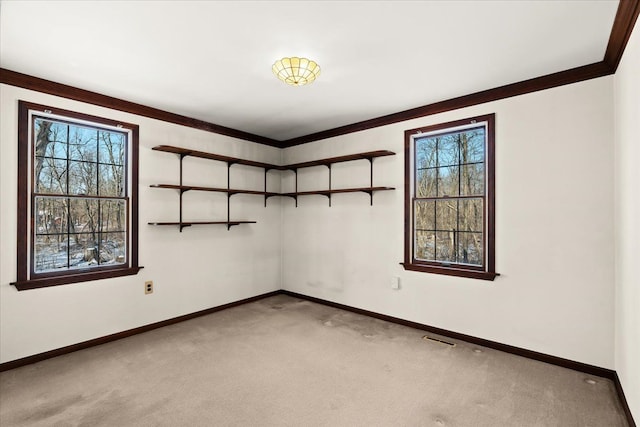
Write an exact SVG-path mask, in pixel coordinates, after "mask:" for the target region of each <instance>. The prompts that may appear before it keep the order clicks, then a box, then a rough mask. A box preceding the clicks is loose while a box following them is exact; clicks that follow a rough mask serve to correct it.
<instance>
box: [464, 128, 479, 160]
mask: <svg viewBox="0 0 640 427" xmlns="http://www.w3.org/2000/svg"><path fill="white" fill-rule="evenodd" d="M484 142H485V128H484V127H482V128H476V129H469V130H467V131H465V132H463V133H461V134H460V162H461V163H474V162H484Z"/></svg>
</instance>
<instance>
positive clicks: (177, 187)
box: [149, 184, 281, 197]
mask: <svg viewBox="0 0 640 427" xmlns="http://www.w3.org/2000/svg"><path fill="white" fill-rule="evenodd" d="M149 187H151V188H167V189H171V190H180V191H182V192H183V193H184V192H186V191H191V190H193V191H212V192H216V193H227V194H229V195H234V194H256V195H260V196H267V197H272V196H280V195H281V194H280V193H274V192H271V191H255V190H239V189H235V188H217V187H200V186H195V185H174V184H151V185H150V186H149Z"/></svg>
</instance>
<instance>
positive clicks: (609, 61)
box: [0, 0, 640, 148]
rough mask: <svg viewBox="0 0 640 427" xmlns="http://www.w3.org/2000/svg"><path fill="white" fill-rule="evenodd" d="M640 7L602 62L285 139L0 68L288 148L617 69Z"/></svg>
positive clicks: (632, 1)
mask: <svg viewBox="0 0 640 427" xmlns="http://www.w3.org/2000/svg"><path fill="white" fill-rule="evenodd" d="M639 13H640V0H620V2H619V4H618V10H617V12H616V16H615V18H614V22H613V27H612V29H611V34H610V36H609V42H608V44H607V49H606V51H605V54H604V58H603V60H602V61H600V62H596V63H593V64H588V65H583V66H581V67H576V68H572V69H569V70H564V71H559V72H557V73H552V74H548V75H545V76H541V77H536V78H532V79H529V80H524V81H521V82H517V83H512V84H508V85H505V86H500V87H496V88H492V89H487V90H483V91H480V92H475V93H472V94H469V95H465V96H460V97H457V98H452V99H448V100H445V101H440V102H436V103H433V104H428V105H423V106H421V107H416V108H412V109H409V110H404V111H400V112H398V113H393V114H388V115H385V116H380V117H376V118H372V119H369V120H364V121H361V122H357V123H352V124H349V125H345V126H340V127H336V128H333V129H327V130H324V131H320V132H315V133H312V134H308V135H303V136H300V137H296V138H291V139H287V140H284V141H278V140H275V139H272V138H267V137H264V136H260V135H256V134H252V133H248V132H244V131H241V130H238V129H233V128H229V127H226V126H221V125H217V124H215V123H210V122H206V121H204V120H199V119H194V118H191V117H186V116H182V115H179V114H174V113H170V112H168V111H164V110H160V109H157V108H153V107H149V106H146V105H142V104H137V103H134V102H131V101H126V100H123V99H119V98H114V97H111V96H107V95H102V94H100V93H96V92H91V91H88V90H85V89H80V88H77V87H74V86H69V85H65V84H62V83H56V82H53V81H50V80H45V79H41V78H39V77H35V76H30V75H27V74H22V73H19V72H16V71H11V70H7V69H4V68H0V83H5V84H9V85H12V86H18V87H22V88H25V89H30V90H35V91H38V92H43V93H48V94H50V95H56V96H61V97H63V98H69V99H73V100H76V101H81V102H87V103H89V104H94V105H99V106H101V107H106V108H112V109H115V110H120V111H124V112H127V113H131V114H137V115H140V116H143V117H149V118H153V119H157V120H161V121H165V122H169V123H174V124H177V125H182V126H187V127H191V128H195V129H200V130H204V131H207V132H212V133H217V134H220V135H226V136H230V137H233V138H238V139H242V140H245V141H251V142H255V143H258V144H264V145H269V146H272V147H278V148H286V147H292V146H294V145H300V144H306V143H309V142H314V141H319V140H323V139H327V138H332V137H336V136H341V135H346V134H349V133H353V132H360V131H363V130H367V129H372V128H376V127H380V126H386V125H390V124H393V123H398V122H402V121H406V120H411V119H415V118H419V117H424V116H429V115H432V114H437V113H442V112H445V111H451V110H457V109H460V108H464V107H470V106H472V105H478V104H483V103H486V102H491V101H497V100H500V99H505V98H510V97H513V96H519V95H524V94H527V93H532V92H537V91H540V90H545V89H551V88H554V87H558V86H563V85H567V84H572V83H578V82H581V81H585V80H590V79H594V78H598V77H604V76H607V75H611V74H614V73H615V72H616V70H617V68H618V65H619V64H620V61H621V59H622V55H623V53H624V49H625V47H626V45H627V42H628V40H629V37H630V36H631V33H632V31H633V27H634V25H635V23H636V21H637V19H638V14H639Z"/></svg>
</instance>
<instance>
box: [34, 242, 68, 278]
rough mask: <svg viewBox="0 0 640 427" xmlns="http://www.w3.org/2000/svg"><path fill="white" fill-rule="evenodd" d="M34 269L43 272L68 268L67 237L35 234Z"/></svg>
mask: <svg viewBox="0 0 640 427" xmlns="http://www.w3.org/2000/svg"><path fill="white" fill-rule="evenodd" d="M33 267H34V268H33V269H34V271H36V272H43V271H51V270H57V269H66V268H67V237H66V235H58V236H35V248H34V266H33Z"/></svg>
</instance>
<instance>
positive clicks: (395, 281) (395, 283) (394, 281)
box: [391, 276, 400, 291]
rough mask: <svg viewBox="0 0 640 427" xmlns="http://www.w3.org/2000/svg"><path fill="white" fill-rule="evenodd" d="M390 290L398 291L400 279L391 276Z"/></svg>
mask: <svg viewBox="0 0 640 427" xmlns="http://www.w3.org/2000/svg"><path fill="white" fill-rule="evenodd" d="M391 289H394V290H396V291H397V290H398V289H400V278H399V277H398V276H393V277H392V278H391Z"/></svg>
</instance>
